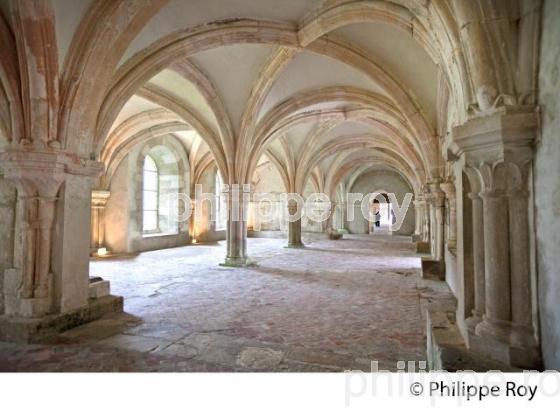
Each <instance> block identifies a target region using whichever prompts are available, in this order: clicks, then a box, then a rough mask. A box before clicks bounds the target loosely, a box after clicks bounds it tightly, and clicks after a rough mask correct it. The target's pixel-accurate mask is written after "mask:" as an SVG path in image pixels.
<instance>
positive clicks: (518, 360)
mask: <svg viewBox="0 0 560 410" xmlns="http://www.w3.org/2000/svg"><path fill="white" fill-rule="evenodd" d="M469 336H470V337H469V345H470V347H471V348H472V349H473V350H476V351H480V352H482V353H485V354H487V355H490V356H491V357H494V358H496V359H497V360H499V361H501V362H504V363H506V364H508V365H510V366H514V367H520V368H524V369H534V370H539V369H541V367H542V361H541V354H540V349H539V347H538V346H537V344H536V341H535V337H534V335H533V334H532V330H531V329H529V328H526V327H519V326H516V325H515V324H513V323H511V322H497V321H492V320H489V319H488V318H486V317H484V318H483V320H482V321H481V322H480V323H479V324H478V325H477V326H476V328H475V332H474V334H472V335H469Z"/></svg>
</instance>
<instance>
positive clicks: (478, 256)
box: [467, 192, 486, 333]
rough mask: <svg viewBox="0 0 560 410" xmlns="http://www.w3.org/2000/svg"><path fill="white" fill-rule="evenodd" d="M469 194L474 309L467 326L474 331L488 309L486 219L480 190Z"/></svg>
mask: <svg viewBox="0 0 560 410" xmlns="http://www.w3.org/2000/svg"><path fill="white" fill-rule="evenodd" d="M468 195H469V198H470V199H471V203H472V224H473V226H472V233H473V271H474V309H473V312H472V316H471V317H469V318H468V319H467V327H468V329H469V331H470V332H471V333H472V332H474V328H475V327H476V325H477V324H479V323H480V322H481V321H482V316H483V315H484V311H485V310H486V307H485V304H486V301H485V298H486V296H485V293H486V292H485V286H486V285H485V283H484V223H483V221H484V219H483V210H482V198H481V197H480V195H479V192H470V193H469V194H468Z"/></svg>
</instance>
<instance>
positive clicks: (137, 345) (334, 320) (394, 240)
mask: <svg viewBox="0 0 560 410" xmlns="http://www.w3.org/2000/svg"><path fill="white" fill-rule="evenodd" d="M305 239H306V241H307V246H306V247H305V248H304V249H287V248H285V247H284V242H285V241H284V240H282V239H262V238H258V239H257V238H250V239H249V240H248V249H249V254H250V256H251V259H252V261H253V264H252V265H251V266H248V267H246V268H227V267H221V266H219V263H220V262H221V261H222V260H223V259H224V255H225V243H223V242H219V243H217V244H201V245H195V246H186V247H181V248H174V249H166V250H160V251H153V252H145V253H142V254H140V255H137V256H134V257H128V258H120V259H117V258H115V259H105V260H97V261H92V262H91V273H90V274H91V275H92V276H101V277H103V278H104V279H108V280H110V281H111V288H112V293H113V294H116V295H122V296H124V298H125V311H126V313H125V314H113V315H109V316H106V317H104V318H102V319H101V320H98V321H96V322H92V323H89V324H87V325H84V326H80V327H78V328H75V329H72V330H70V331H67V332H65V333H63V334H61V335H60V336H59V337H58V338H56V339H54V340H50V341H48V342H45V343H44V344H37V345H28V346H24V345H15V344H8V343H0V370H2V371H140V372H143V371H194V372H213V371H274V372H318V371H322V372H325V371H326V372H333V371H334V372H340V371H344V370H364V371H368V370H370V369H371V365H372V361H373V362H374V366H375V363H376V364H377V366H378V368H379V369H387V370H397V362H398V361H415V362H417V363H418V362H419V361H424V360H425V350H426V340H425V337H426V336H425V327H426V320H425V312H426V309H430V308H432V307H434V306H437V307H441V306H447V307H449V309H451V310H453V307H452V306H453V303H454V300H453V298H452V296H451V295H450V292H449V290H448V288H447V286H446V285H445V284H444V283H442V282H435V281H427V280H423V279H421V277H420V259H419V258H418V256H417V255H416V254H415V253H414V245H413V244H412V243H411V242H410V238H404V237H393V236H385V235H383V236H375V235H345V237H344V239H342V240H338V241H331V240H327V239H323V238H320V237H318V236H310V237H307V238H305Z"/></svg>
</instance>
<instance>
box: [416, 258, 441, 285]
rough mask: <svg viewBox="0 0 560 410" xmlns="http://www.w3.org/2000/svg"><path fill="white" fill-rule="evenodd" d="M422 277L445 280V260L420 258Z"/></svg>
mask: <svg viewBox="0 0 560 410" xmlns="http://www.w3.org/2000/svg"><path fill="white" fill-rule="evenodd" d="M422 278H424V279H437V280H442V281H444V280H445V262H444V261H436V260H433V259H428V258H422Z"/></svg>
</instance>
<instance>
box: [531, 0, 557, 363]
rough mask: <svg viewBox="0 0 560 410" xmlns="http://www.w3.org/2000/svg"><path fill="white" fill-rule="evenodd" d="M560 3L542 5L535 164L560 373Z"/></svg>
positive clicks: (545, 348)
mask: <svg viewBox="0 0 560 410" xmlns="http://www.w3.org/2000/svg"><path fill="white" fill-rule="evenodd" d="M559 21H560V2H559V1H557V0H547V1H546V2H545V4H544V12H543V29H542V38H541V60H540V73H539V89H540V91H539V105H540V106H541V109H542V135H541V141H540V142H539V144H538V146H537V153H536V159H535V165H534V181H535V213H536V233H537V235H536V236H537V249H538V252H537V265H538V272H539V286H538V292H539V300H540V320H541V329H542V331H541V338H542V353H543V359H544V364H545V367H546V368H549V369H560V309H559V308H558V301H559V300H560V270H559V268H558V267H559V266H560V254H559V252H558V251H559V250H560V225H559V223H558V221H559V220H560V91H559V90H560V48H559V47H558V44H559V42H560V25H559V24H558V22H559Z"/></svg>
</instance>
